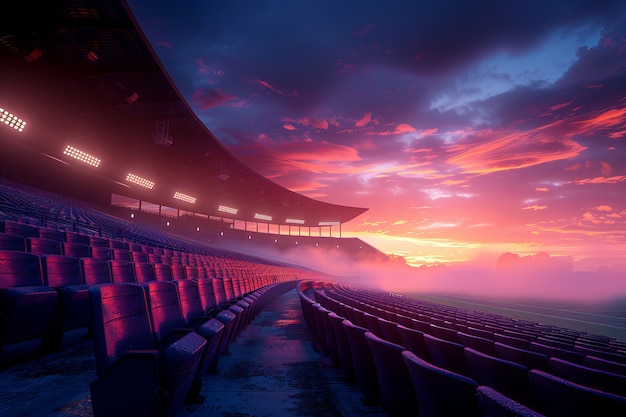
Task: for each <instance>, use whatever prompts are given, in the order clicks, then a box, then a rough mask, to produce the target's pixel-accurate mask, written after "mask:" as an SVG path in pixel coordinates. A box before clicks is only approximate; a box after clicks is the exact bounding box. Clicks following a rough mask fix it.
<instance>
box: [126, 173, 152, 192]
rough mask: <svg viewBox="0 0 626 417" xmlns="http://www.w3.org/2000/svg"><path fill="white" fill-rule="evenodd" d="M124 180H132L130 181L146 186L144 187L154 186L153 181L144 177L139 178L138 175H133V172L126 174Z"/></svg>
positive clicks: (150, 187)
mask: <svg viewBox="0 0 626 417" xmlns="http://www.w3.org/2000/svg"><path fill="white" fill-rule="evenodd" d="M126 181H128V182H132V183H134V184H137V185H141V186H142V187H146V188H148V189H150V190H151V189H152V188H153V187H154V182H153V181H150V180H147V179H145V178H141V177H140V176H138V175H135V174H130V173H129V174H128V175H127V176H126Z"/></svg>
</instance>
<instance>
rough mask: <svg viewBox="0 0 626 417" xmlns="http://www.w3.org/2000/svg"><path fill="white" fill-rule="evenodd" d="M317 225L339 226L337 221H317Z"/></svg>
mask: <svg viewBox="0 0 626 417" xmlns="http://www.w3.org/2000/svg"><path fill="white" fill-rule="evenodd" d="M318 226H339V222H319V223H318Z"/></svg>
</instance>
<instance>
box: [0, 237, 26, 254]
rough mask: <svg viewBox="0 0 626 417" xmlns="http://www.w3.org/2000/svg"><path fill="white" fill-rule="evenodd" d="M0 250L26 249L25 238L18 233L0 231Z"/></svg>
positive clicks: (20, 250) (22, 250)
mask: <svg viewBox="0 0 626 417" xmlns="http://www.w3.org/2000/svg"><path fill="white" fill-rule="evenodd" d="M0 250H13V251H18V252H25V251H26V239H24V238H23V237H22V236H19V235H11V234H9V233H0Z"/></svg>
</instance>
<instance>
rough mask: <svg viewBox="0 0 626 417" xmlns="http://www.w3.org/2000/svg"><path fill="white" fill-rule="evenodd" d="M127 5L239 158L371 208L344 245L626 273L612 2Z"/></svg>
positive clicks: (621, 60) (625, 88)
mask: <svg viewBox="0 0 626 417" xmlns="http://www.w3.org/2000/svg"><path fill="white" fill-rule="evenodd" d="M129 3H130V6H131V8H132V10H133V12H134V13H135V14H136V16H137V18H138V20H139V22H140V24H141V26H142V28H143V29H144V30H145V32H146V34H147V36H148V38H149V39H150V42H151V43H152V44H153V45H156V52H157V53H158V55H159V57H160V59H161V60H162V61H163V64H164V66H165V68H166V70H167V71H168V72H169V74H170V76H171V77H172V79H173V80H174V82H175V84H176V85H177V86H178V88H179V89H180V91H181V93H182V94H183V96H184V97H185V98H186V100H187V101H188V102H189V103H190V104H191V106H192V108H193V110H194V111H195V112H196V114H197V115H198V117H199V118H200V120H201V121H202V122H204V123H205V124H206V126H207V127H208V128H209V129H210V130H211V131H212V132H213V133H214V134H215V136H216V137H217V138H218V139H219V140H220V141H221V142H222V143H223V144H224V145H225V146H226V147H227V148H228V149H229V150H230V151H231V152H232V153H233V154H234V155H235V156H236V157H237V158H239V159H241V160H242V161H243V162H244V163H245V164H247V165H248V166H250V167H251V168H252V169H254V170H256V171H257V172H259V173H260V174H262V175H264V176H266V177H268V178H271V179H272V180H273V181H275V182H277V183H278V184H280V185H283V186H285V187H286V188H288V189H290V190H292V191H296V192H299V193H302V194H304V195H307V196H309V197H312V198H315V199H319V200H321V201H325V202H329V203H335V204H345V205H350V206H356V207H368V208H369V210H368V211H367V212H366V213H364V214H363V215H361V216H359V217H357V218H356V219H354V220H353V221H351V222H349V223H347V224H343V225H342V233H343V236H344V237H349V236H354V237H359V238H361V239H363V240H364V241H366V242H368V243H370V244H371V245H373V246H375V247H376V248H378V249H380V250H382V251H384V252H385V253H388V254H393V255H396V256H401V257H404V258H405V260H406V262H407V263H408V264H410V265H414V266H420V265H436V264H439V263H443V264H446V265H453V264H475V263H481V264H484V265H489V266H493V265H495V262H496V260H497V259H498V257H499V256H500V255H501V254H503V253H505V252H512V253H516V254H519V255H521V256H527V255H533V254H536V253H538V252H546V253H548V254H549V255H551V256H552V257H555V258H559V259H563V260H566V261H567V262H570V263H571V264H572V265H573V268H574V270H597V269H598V268H613V269H618V270H625V271H626V261H625V260H624V254H625V253H626V163H625V161H626V7H625V6H624V4H623V2H619V1H606V2H602V3H597V2H591V1H589V2H585V1H583V2H576V3H575V4H573V3H571V2H567V1H557V2H527V3H523V4H521V3H520V4H519V5H518V7H517V8H515V9H513V8H511V9H510V10H509V9H507V8H506V6H504V5H503V3H502V2H492V4H489V3H490V2H486V3H481V4H480V5H476V4H470V3H467V2H460V1H452V2H443V3H441V4H440V3H439V2H437V3H436V4H424V3H423V2H414V1H399V2H397V3H396V2H394V3H393V7H391V6H390V5H389V4H388V3H383V2H378V1H365V2H331V1H315V2H312V1H302V2H294V3H289V4H284V3H265V2H256V1H250V2H244V3H246V6H245V7H244V6H242V5H241V2H237V5H235V4H234V3H233V4H230V3H228V2H225V3H224V2H201V1H194V2H191V3H186V5H185V7H182V8H178V9H177V10H175V11H174V10H173V8H174V6H172V5H169V4H167V3H163V4H159V5H155V4H154V3H153V2H149V1H146V0H132V1H130V2H129ZM450 3H451V4H450ZM529 22H532V24H529ZM319 28H324V30H323V31H321V30H319ZM297 220H298V219H287V222H288V223H291V224H299V222H298V221H297ZM331 220H332V219H329V221H331Z"/></svg>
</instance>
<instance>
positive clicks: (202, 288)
mask: <svg viewBox="0 0 626 417" xmlns="http://www.w3.org/2000/svg"><path fill="white" fill-rule="evenodd" d="M197 282H198V294H199V295H200V301H201V302H202V309H203V310H204V312H205V313H206V312H208V311H210V310H212V309H214V308H217V306H218V303H217V300H216V299H215V292H214V287H213V278H200V279H199V280H198V281H197Z"/></svg>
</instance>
